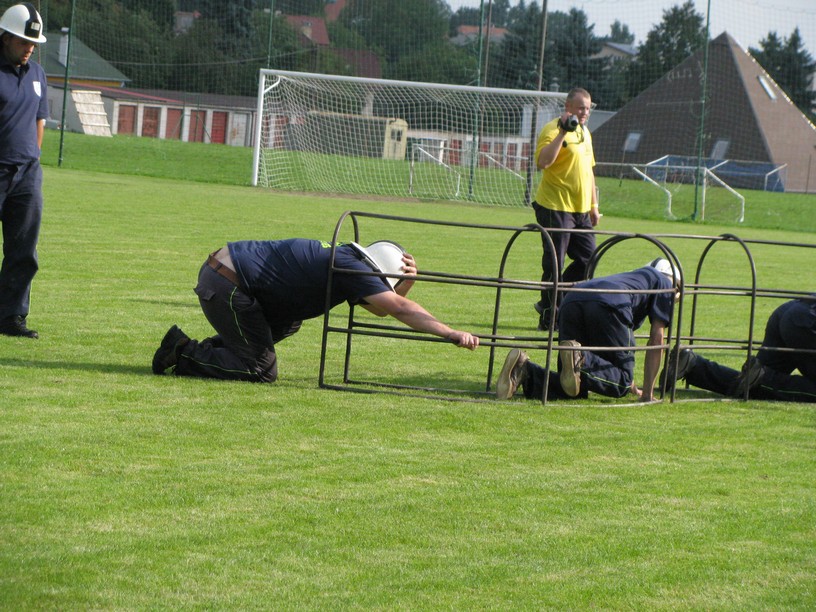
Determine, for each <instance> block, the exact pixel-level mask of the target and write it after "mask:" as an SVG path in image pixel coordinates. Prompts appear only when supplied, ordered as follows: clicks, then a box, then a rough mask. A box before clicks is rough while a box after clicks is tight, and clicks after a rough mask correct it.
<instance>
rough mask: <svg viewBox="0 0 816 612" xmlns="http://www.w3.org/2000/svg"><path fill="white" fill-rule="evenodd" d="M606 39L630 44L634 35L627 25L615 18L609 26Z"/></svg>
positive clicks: (633, 39)
mask: <svg viewBox="0 0 816 612" xmlns="http://www.w3.org/2000/svg"><path fill="white" fill-rule="evenodd" d="M606 40H608V41H609V42H616V43H621V44H623V45H631V44H633V43H634V42H635V35H634V34H633V33H632V32H630V31H629V26H628V25H626V24H625V23H621V22H620V21H619V20H617V19H616V20H615V21H614V22H613V23H612V25H611V26H610V28H609V36H607V37H606Z"/></svg>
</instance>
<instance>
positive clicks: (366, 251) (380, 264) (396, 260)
mask: <svg viewBox="0 0 816 612" xmlns="http://www.w3.org/2000/svg"><path fill="white" fill-rule="evenodd" d="M350 244H351V246H352V247H354V249H355V250H356V251H357V252H358V253H360V255H362V256H363V261H364V262H365V263H367V264H368V265H369V266H370V267H371V268H372V269H373V270H374V271H375V272H383V273H385V274H402V267H403V266H404V265H405V263H404V262H403V261H402V256H403V254H404V253H405V249H403V248H402V247H401V246H400V245H398V244H397V243H396V242H391V241H390V240H378V241H377V242H372V243H371V244H369V245H368V246H367V247H363V246H360V245H359V244H357V243H356V242H352V243H350ZM385 280H386V281H387V282H388V284H389V285H390V286H391V288H392V289H393V288H394V287H396V286H397V283H399V282H400V280H402V279H399V278H386V279H385Z"/></svg>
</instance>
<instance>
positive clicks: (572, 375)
mask: <svg viewBox="0 0 816 612" xmlns="http://www.w3.org/2000/svg"><path fill="white" fill-rule="evenodd" d="M561 346H571V347H578V346H580V344H578V343H576V342H574V341H573V340H565V341H564V342H562V343H561ZM567 357H569V359H567ZM558 359H559V360H560V361H561V373H560V374H559V380H560V381H561V388H562V389H563V390H564V393H566V394H567V395H569V396H570V397H575V396H577V395H578V393H579V392H580V391H581V373H580V372H576V371H575V350H574V349H573V350H564V351H559V352H558Z"/></svg>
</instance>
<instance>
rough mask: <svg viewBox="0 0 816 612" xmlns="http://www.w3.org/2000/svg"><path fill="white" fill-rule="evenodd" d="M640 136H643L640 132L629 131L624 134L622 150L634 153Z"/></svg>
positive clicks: (638, 144)
mask: <svg viewBox="0 0 816 612" xmlns="http://www.w3.org/2000/svg"><path fill="white" fill-rule="evenodd" d="M641 136H643V134H642V133H641V132H629V134H627V136H626V142H624V143H623V152H624V153H635V152H636V151H637V150H638V147H639V146H640V137H641Z"/></svg>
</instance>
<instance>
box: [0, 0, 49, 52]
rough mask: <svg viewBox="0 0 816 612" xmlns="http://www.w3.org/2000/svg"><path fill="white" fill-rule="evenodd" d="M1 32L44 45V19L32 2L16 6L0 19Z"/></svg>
mask: <svg viewBox="0 0 816 612" xmlns="http://www.w3.org/2000/svg"><path fill="white" fill-rule="evenodd" d="M0 30H2V31H4V32H8V33H9V34H13V35H14V36H19V37H20V38H24V39H25V40H28V41H30V42H33V43H37V44H40V43H44V42H45V36H43V22H42V17H40V14H39V13H38V12H37V9H35V8H34V5H33V4H31V3H30V2H23V3H22V4H15V5H14V6H12V7H10V8H9V9H8V10H7V11H6V12H5V13H3V16H2V17H0Z"/></svg>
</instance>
